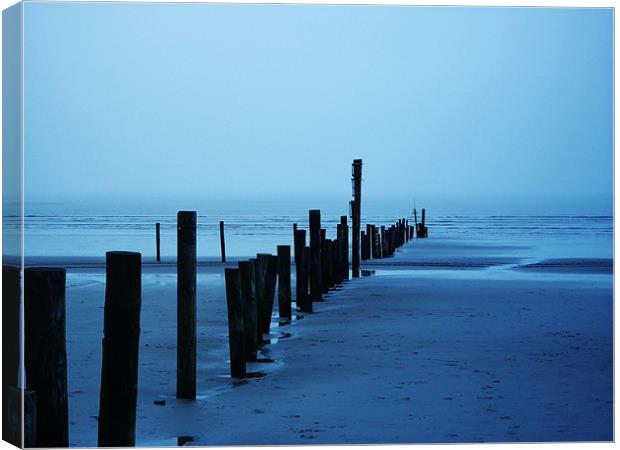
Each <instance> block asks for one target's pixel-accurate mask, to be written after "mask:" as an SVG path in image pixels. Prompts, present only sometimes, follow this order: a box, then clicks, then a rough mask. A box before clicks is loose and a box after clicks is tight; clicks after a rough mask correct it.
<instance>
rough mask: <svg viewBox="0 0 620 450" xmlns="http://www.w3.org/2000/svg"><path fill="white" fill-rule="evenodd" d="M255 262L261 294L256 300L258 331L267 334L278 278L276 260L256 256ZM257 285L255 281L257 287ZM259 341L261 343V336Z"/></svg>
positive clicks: (275, 257)
mask: <svg viewBox="0 0 620 450" xmlns="http://www.w3.org/2000/svg"><path fill="white" fill-rule="evenodd" d="M256 262H257V265H258V266H259V273H260V275H261V282H260V286H261V292H260V295H259V296H258V298H257V300H259V301H260V304H259V307H258V311H259V331H260V332H261V333H262V334H268V333H269V329H270V328H271V314H272V312H273V300H274V296H275V293H276V281H277V276H278V258H277V256H274V255H271V254H269V253H259V254H258V255H256ZM258 285H259V283H258V281H257V286H258ZM260 341H261V342H262V335H261V339H260Z"/></svg>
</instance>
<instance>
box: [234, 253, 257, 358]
mask: <svg viewBox="0 0 620 450" xmlns="http://www.w3.org/2000/svg"><path fill="white" fill-rule="evenodd" d="M255 261H256V260H253V259H251V260H249V261H239V263H238V264H239V283H240V284H241V287H240V293H241V306H242V308H243V325H244V328H245V346H244V348H245V360H246V361H256V352H257V350H258V331H257V318H258V311H257V309H256V281H255V277H254V276H255V269H254V263H255Z"/></svg>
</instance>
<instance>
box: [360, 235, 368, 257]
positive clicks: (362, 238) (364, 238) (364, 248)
mask: <svg viewBox="0 0 620 450" xmlns="http://www.w3.org/2000/svg"><path fill="white" fill-rule="evenodd" d="M360 241H361V247H362V248H361V252H360V253H361V256H362V261H366V260H367V259H368V256H367V255H366V247H367V245H366V233H365V232H363V231H362V233H361V239H360Z"/></svg>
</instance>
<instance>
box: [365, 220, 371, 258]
mask: <svg viewBox="0 0 620 450" xmlns="http://www.w3.org/2000/svg"><path fill="white" fill-rule="evenodd" d="M366 241H367V242H366V246H367V247H368V253H366V255H367V256H366V259H371V258H372V225H370V224H369V223H367V224H366Z"/></svg>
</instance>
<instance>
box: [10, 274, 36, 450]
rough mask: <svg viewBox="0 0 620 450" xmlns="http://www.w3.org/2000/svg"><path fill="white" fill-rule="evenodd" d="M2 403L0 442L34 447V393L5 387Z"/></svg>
mask: <svg viewBox="0 0 620 450" xmlns="http://www.w3.org/2000/svg"><path fill="white" fill-rule="evenodd" d="M3 283H4V279H3ZM3 286H4V284H3ZM2 401H3V402H6V408H5V412H3V414H5V413H6V414H7V417H4V415H3V416H2V421H3V423H5V424H6V428H2V440H3V441H7V442H8V443H10V444H13V445H14V446H16V447H18V448H33V447H36V446H37V444H36V435H37V430H36V428H37V394H36V392H34V391H31V390H30V389H26V390H22V389H19V388H17V387H15V386H6V390H5V391H4V394H3V397H2ZM22 401H23V408H22ZM22 433H23V434H22ZM22 438H23V439H22Z"/></svg>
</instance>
